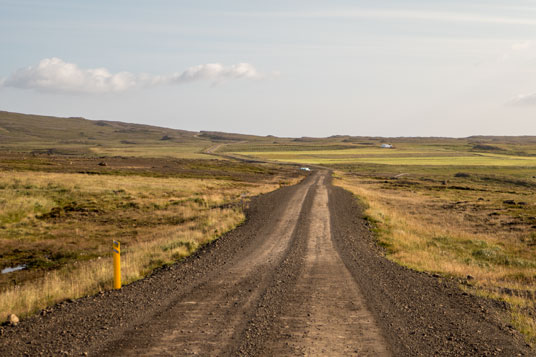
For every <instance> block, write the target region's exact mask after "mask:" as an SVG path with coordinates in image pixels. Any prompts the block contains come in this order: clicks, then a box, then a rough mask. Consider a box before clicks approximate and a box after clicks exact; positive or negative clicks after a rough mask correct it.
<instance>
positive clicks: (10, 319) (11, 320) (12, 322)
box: [7, 314, 19, 326]
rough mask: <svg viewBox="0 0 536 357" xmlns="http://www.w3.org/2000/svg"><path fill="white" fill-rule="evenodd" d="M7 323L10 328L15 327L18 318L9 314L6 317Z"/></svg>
mask: <svg viewBox="0 0 536 357" xmlns="http://www.w3.org/2000/svg"><path fill="white" fill-rule="evenodd" d="M7 321H8V322H9V324H10V325H11V326H17V325H18V324H19V318H18V317H17V315H15V314H11V315H9V316H8V317H7Z"/></svg>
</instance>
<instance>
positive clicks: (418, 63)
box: [0, 0, 536, 136]
mask: <svg viewBox="0 0 536 357" xmlns="http://www.w3.org/2000/svg"><path fill="white" fill-rule="evenodd" d="M535 34H536V5H535V4H534V2H532V1H505V0H501V1H499V0H497V1H471V2H468V1H433V2H431V1H404V0H400V1H301V0H294V1H292V0H291V1H270V2H266V1H262V2H261V1H251V0H250V1H225V2H223V1H150V2H149V1H92V2H87V1H72V0H71V1H53V0H52V1H46V2H45V1H24V0H19V1H2V0H0V48H1V49H2V52H1V53H2V56H0V109H2V110H9V111H17V112H24V113H38V114H50V115H59V116H84V117H86V118H89V119H104V120H120V121H127V122H137V123H147V124H152V125H160V126H167V127H174V128H180V129H188V130H221V131H228V132H241V133H252V134H259V135H268V134H272V135H279V136H328V135H334V134H349V135H380V136H429V135H431V136H468V135H476V134H494V135H536V122H535V114H536V94H535V93H536V38H535Z"/></svg>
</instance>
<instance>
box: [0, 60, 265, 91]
mask: <svg viewBox="0 0 536 357" xmlns="http://www.w3.org/2000/svg"><path fill="white" fill-rule="evenodd" d="M261 78H263V75H261V74H260V73H259V72H258V71H257V70H256V69H255V67H253V66H252V65H251V64H249V63H239V64H235V65H231V66H228V67H225V66H223V65H222V64H219V63H209V64H201V65H198V66H194V67H190V68H188V69H186V70H185V71H183V72H178V73H173V74H170V75H150V74H133V73H130V72H118V73H115V74H113V73H110V72H109V71H108V70H107V69H106V68H95V69H81V68H79V67H78V66H77V65H76V64H74V63H68V62H64V61H63V60H62V59H60V58H55V57H54V58H45V59H43V60H41V61H40V62H39V64H37V65H36V66H29V67H26V68H21V69H18V70H17V71H15V72H14V73H12V74H11V75H10V76H9V77H7V78H4V79H2V80H0V86H4V87H15V88H22V89H35V90H38V91H43V92H63V93H118V92H124V91H127V90H129V89H133V88H146V87H153V86H158V85H170V84H181V83H186V82H193V81H200V80H206V81H210V82H212V83H213V84H217V83H221V82H224V81H227V80H234V79H261Z"/></svg>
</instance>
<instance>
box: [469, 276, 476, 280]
mask: <svg viewBox="0 0 536 357" xmlns="http://www.w3.org/2000/svg"><path fill="white" fill-rule="evenodd" d="M474 278H475V277H474V276H472V275H467V280H473V279H474Z"/></svg>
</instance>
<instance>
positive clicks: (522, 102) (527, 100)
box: [507, 93, 536, 106]
mask: <svg viewBox="0 0 536 357" xmlns="http://www.w3.org/2000/svg"><path fill="white" fill-rule="evenodd" d="M507 104H508V105H513V106H529V105H536V93H531V94H519V95H517V96H516V97H514V98H512V99H510V100H509V101H508V103H507Z"/></svg>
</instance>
